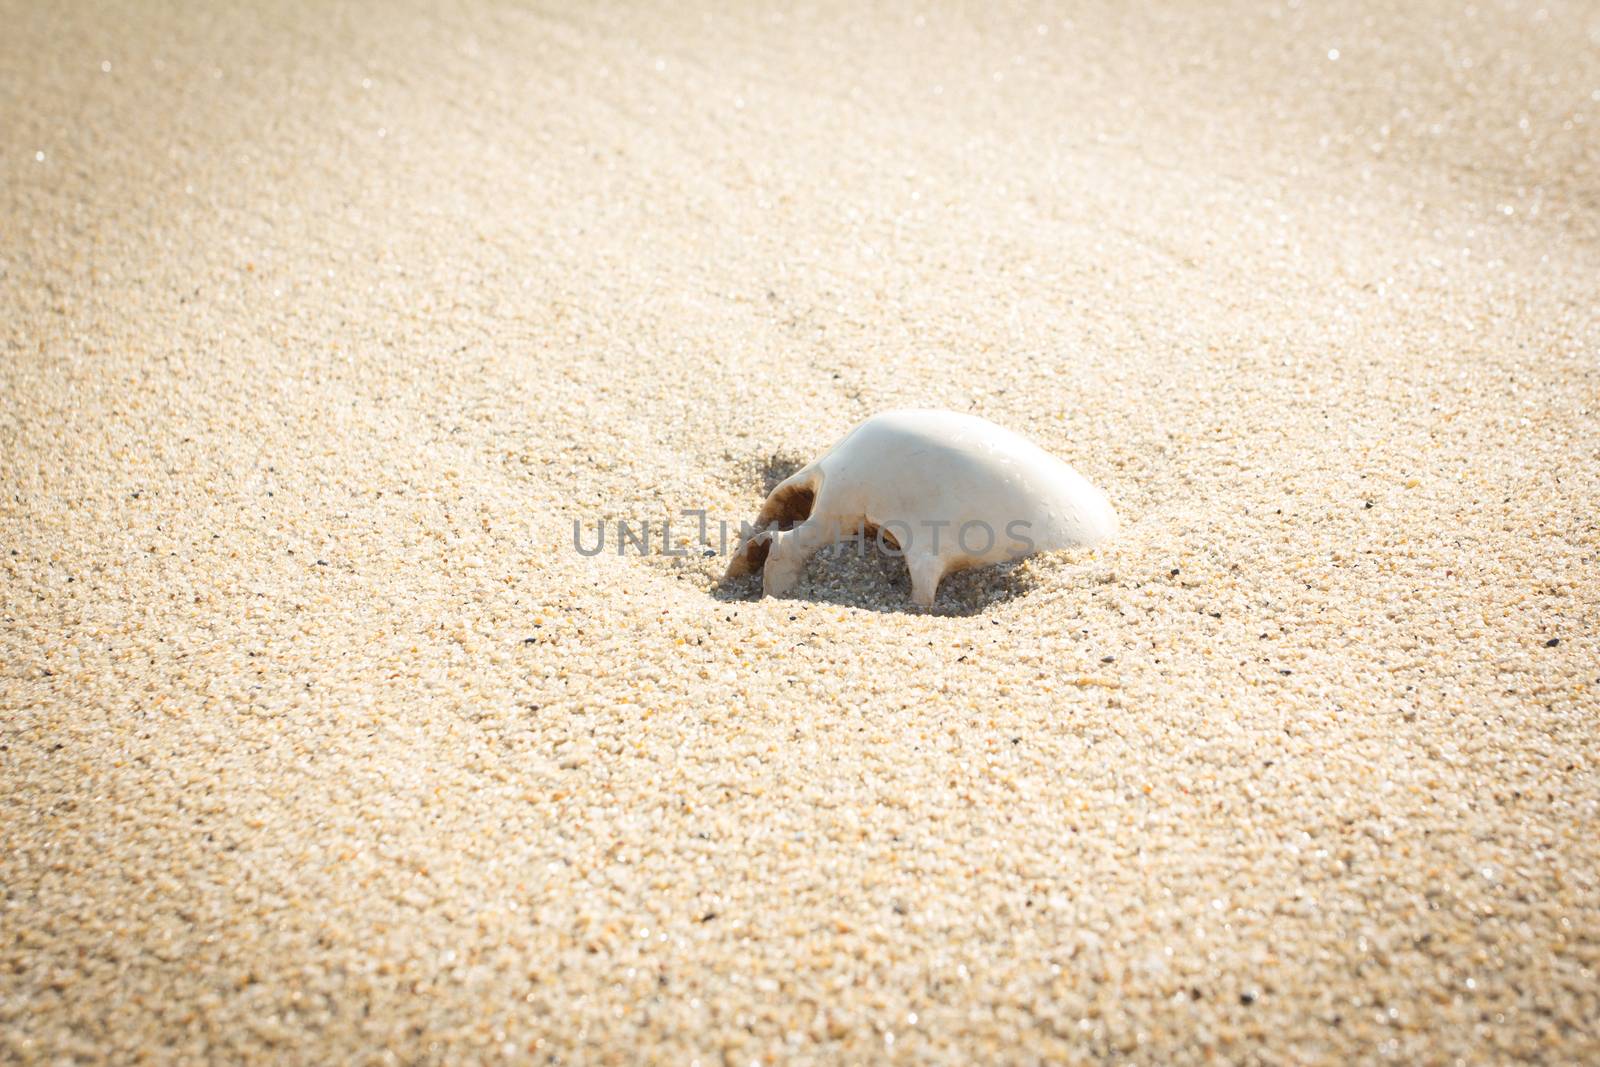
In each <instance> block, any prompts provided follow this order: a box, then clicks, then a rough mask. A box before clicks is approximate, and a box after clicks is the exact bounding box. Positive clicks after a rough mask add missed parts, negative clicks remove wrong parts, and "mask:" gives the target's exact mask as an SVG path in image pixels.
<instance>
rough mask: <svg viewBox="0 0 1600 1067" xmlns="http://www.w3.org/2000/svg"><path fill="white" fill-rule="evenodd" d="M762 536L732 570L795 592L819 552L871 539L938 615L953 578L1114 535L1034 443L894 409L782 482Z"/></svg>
mask: <svg viewBox="0 0 1600 1067" xmlns="http://www.w3.org/2000/svg"><path fill="white" fill-rule="evenodd" d="M756 525H757V527H758V528H759V532H757V533H756V534H754V535H752V536H751V537H750V538H749V539H748V540H746V541H745V542H744V543H743V544H742V545H740V547H739V549H738V550H737V551H736V552H735V553H734V556H733V559H732V561H731V562H730V563H729V565H728V575H729V577H739V576H741V575H745V574H749V573H750V572H752V571H754V570H756V569H757V568H760V569H762V588H763V591H764V592H765V593H766V594H767V595H770V596H782V595H784V594H786V593H788V592H789V591H791V590H792V589H793V588H794V586H795V583H796V582H798V581H799V579H800V575H801V573H802V572H803V571H804V570H805V565H806V561H807V560H808V559H810V558H811V556H812V555H813V554H815V553H816V552H817V550H818V549H820V548H822V547H824V546H825V545H828V544H830V543H834V542H837V541H839V540H841V539H843V538H849V537H854V536H856V535H858V534H864V535H866V536H868V537H872V538H874V539H876V540H877V541H878V542H879V543H880V544H882V545H884V546H886V547H889V548H892V549H893V550H895V551H897V552H899V553H900V554H902V555H903V556H904V557H905V561H906V567H907V568H908V570H909V571H910V574H911V598H912V601H913V602H914V603H916V604H917V605H918V606H919V607H923V608H931V607H932V606H933V603H934V597H935V596H936V595H937V593H938V589H939V582H940V581H941V580H942V579H943V578H944V576H945V575H947V574H949V573H951V572H952V571H956V570H961V569H963V568H966V567H979V566H985V565H988V564H993V563H1004V562H1006V561H1009V560H1015V559H1021V558H1022V557H1024V556H1028V555H1032V554H1033V553H1035V552H1042V551H1053V550H1056V549H1064V548H1083V547H1087V546H1090V545H1095V544H1098V543H1099V542H1101V541H1103V540H1105V539H1106V538H1107V537H1109V536H1111V535H1112V534H1113V533H1115V532H1116V529H1117V515H1116V512H1115V511H1113V510H1112V507H1111V504H1110V502H1109V501H1108V500H1107V499H1106V496H1105V494H1104V493H1103V492H1101V491H1100V490H1099V489H1097V488H1095V486H1093V485H1092V484H1090V483H1089V481H1088V480H1087V479H1085V478H1084V477H1083V476H1082V475H1081V474H1079V473H1078V472H1077V471H1075V470H1073V469H1072V467H1071V466H1069V465H1068V464H1066V463H1065V462H1063V461H1062V460H1060V459H1058V458H1056V457H1055V456H1053V455H1051V454H1050V453H1048V452H1046V451H1045V450H1044V449H1042V448H1040V447H1039V446H1038V445H1036V444H1034V443H1033V442H1032V441H1029V440H1027V439H1026V438H1024V437H1021V436H1019V435H1018V434H1015V433H1013V432H1012V431H1010V430H1007V429H1006V428H1004V427H1003V426H997V425H995V424H994V423H992V422H990V421H988V420H987V419H981V418H978V417H977V416H975V415H964V414H961V413H958V412H954V411H914V410H907V411H886V412H883V413H881V414H878V415H874V416H872V417H871V418H869V419H867V420H866V421H865V422H862V423H861V424H859V425H858V426H856V428H855V429H853V430H851V431H850V432H849V433H848V434H846V435H845V437H844V439H843V440H841V441H840V442H839V443H838V444H836V445H834V446H833V448H831V449H830V450H829V451H828V452H827V454H826V455H824V456H823V457H822V458H821V459H818V460H816V461H815V462H812V463H809V464H807V465H806V466H805V467H803V468H801V469H800V470H798V471H796V472H795V473H794V474H793V475H791V476H790V477H788V478H786V479H784V480H783V481H782V482H781V483H779V484H778V485H777V486H776V487H775V488H774V489H773V490H772V492H771V493H770V494H768V496H767V499H766V503H765V504H763V505H762V508H761V514H760V515H759V517H758V518H757V520H756Z"/></svg>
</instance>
